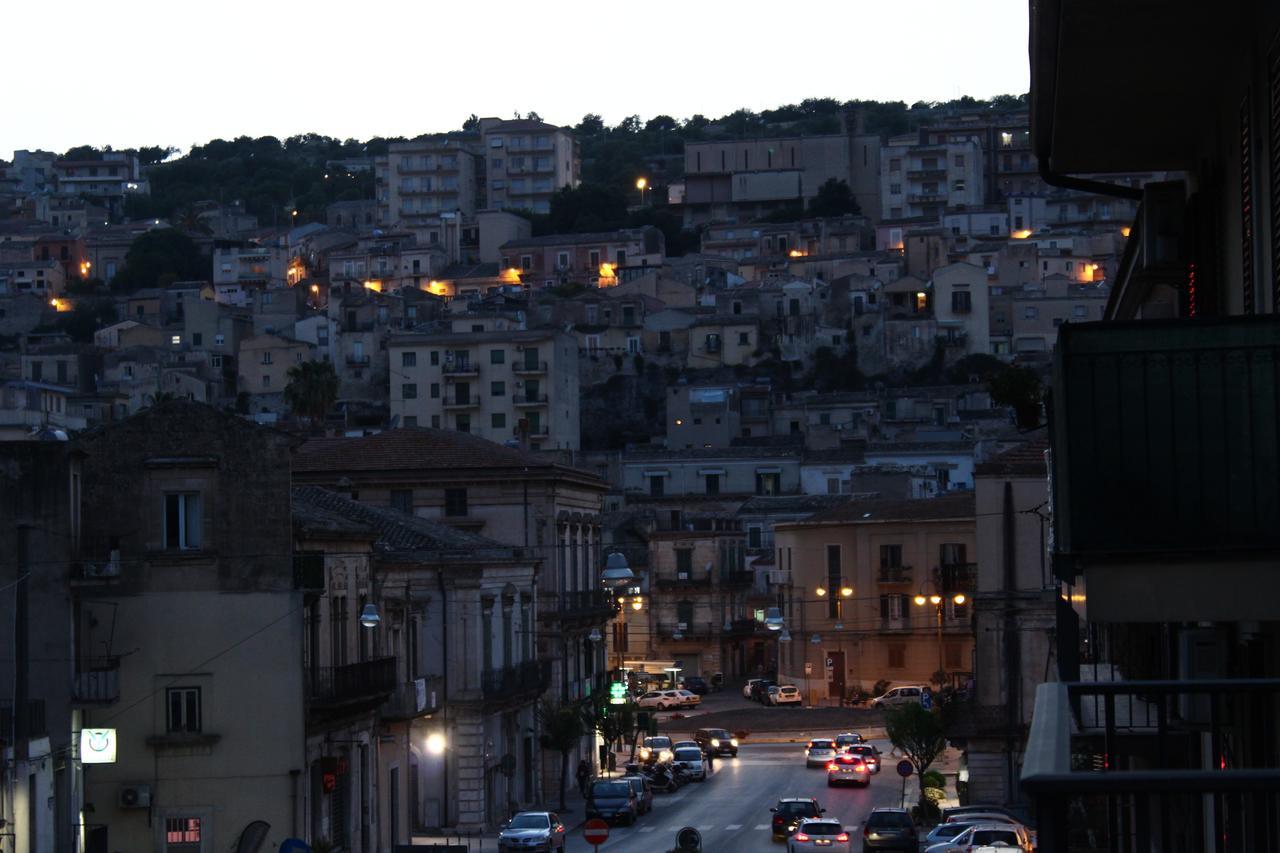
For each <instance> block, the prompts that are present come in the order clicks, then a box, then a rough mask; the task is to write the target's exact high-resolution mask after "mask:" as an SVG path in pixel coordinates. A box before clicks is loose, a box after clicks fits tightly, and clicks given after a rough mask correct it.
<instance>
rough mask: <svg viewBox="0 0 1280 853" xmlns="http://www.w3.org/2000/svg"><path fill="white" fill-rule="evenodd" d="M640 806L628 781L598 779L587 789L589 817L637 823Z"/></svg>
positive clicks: (628, 823)
mask: <svg viewBox="0 0 1280 853" xmlns="http://www.w3.org/2000/svg"><path fill="white" fill-rule="evenodd" d="M639 811H640V806H639V802H638V800H637V798H636V792H635V789H634V788H633V787H631V783H630V782H628V781H626V779H597V780H595V781H594V782H592V783H591V787H590V788H588V789H587V817H599V818H604V819H605V820H616V821H622V822H625V823H626V824H627V825H628V826H630V825H631V824H633V823H635V822H636V815H637V814H639Z"/></svg>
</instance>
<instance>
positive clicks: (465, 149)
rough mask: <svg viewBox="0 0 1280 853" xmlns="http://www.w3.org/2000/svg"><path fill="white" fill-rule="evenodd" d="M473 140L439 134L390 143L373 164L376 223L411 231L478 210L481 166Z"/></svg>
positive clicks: (482, 168) (478, 152) (481, 174)
mask: <svg viewBox="0 0 1280 853" xmlns="http://www.w3.org/2000/svg"><path fill="white" fill-rule="evenodd" d="M476 142H477V141H476V140H475V139H474V138H470V137H461V136H439V137H431V138H427V139H419V140H414V141H413V142H394V143H392V144H391V145H390V146H388V148H387V154H386V156H385V157H379V158H377V161H376V163H375V167H374V171H375V182H376V186H377V195H378V198H377V201H378V214H377V218H378V224H379V225H381V226H384V227H397V228H414V227H418V226H421V225H425V224H426V223H428V222H430V221H433V220H435V219H437V218H438V217H439V216H440V214H442V213H454V214H458V215H460V216H463V217H468V218H469V217H472V216H474V215H475V212H476V211H477V210H478V209H480V207H482V206H483V205H481V204H480V203H479V202H480V199H481V198H482V197H483V196H482V181H483V179H484V166H483V163H482V160H481V153H482V152H480V151H479V149H478V146H477V144H476Z"/></svg>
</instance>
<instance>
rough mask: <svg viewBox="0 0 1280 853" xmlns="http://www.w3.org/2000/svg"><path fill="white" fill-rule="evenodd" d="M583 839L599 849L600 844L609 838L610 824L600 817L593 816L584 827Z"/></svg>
mask: <svg viewBox="0 0 1280 853" xmlns="http://www.w3.org/2000/svg"><path fill="white" fill-rule="evenodd" d="M582 840H583V841H586V842H587V843H588V844H590V845H591V846H593V847H595V848H596V850H597V851H598V850H599V849H600V845H601V844H604V843H605V842H606V841H608V840H609V824H608V823H607V822H605V821H603V820H601V819H600V818H598V817H593V818H592V819H591V820H589V821H587V822H586V824H585V825H584V826H583V827H582Z"/></svg>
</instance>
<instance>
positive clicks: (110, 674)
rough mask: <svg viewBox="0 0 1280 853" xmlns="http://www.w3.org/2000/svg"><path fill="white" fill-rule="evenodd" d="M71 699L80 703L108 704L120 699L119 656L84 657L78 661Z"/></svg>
mask: <svg viewBox="0 0 1280 853" xmlns="http://www.w3.org/2000/svg"><path fill="white" fill-rule="evenodd" d="M71 698H72V701H74V702H76V703H77V704H80V705H109V704H111V703H112V702H116V701H118V700H119V699H120V658H118V657H101V658H85V659H83V660H81V661H79V662H78V665H77V667H76V677H75V682H74V683H73V685H72V690H71Z"/></svg>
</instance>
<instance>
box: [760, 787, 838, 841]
mask: <svg viewBox="0 0 1280 853" xmlns="http://www.w3.org/2000/svg"><path fill="white" fill-rule="evenodd" d="M769 811H771V812H773V820H772V821H771V822H770V828H771V829H772V830H773V840H774V841H781V840H782V839H784V838H786V837H787V836H788V835H790V834H791V833H793V832H795V829H796V827H797V826H799V825H800V821H802V820H804V819H805V818H811V817H822V816H823V815H824V814H826V811H827V810H826V809H824V808H823V807H822V806H820V805H818V801H817V800H815V799H813V798H812V797H783V798H782V799H780V800H778V804H777V805H776V806H774V807H773V808H771V809H769Z"/></svg>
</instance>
